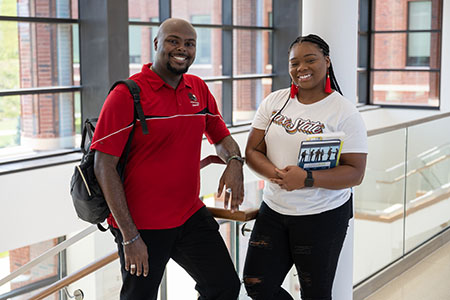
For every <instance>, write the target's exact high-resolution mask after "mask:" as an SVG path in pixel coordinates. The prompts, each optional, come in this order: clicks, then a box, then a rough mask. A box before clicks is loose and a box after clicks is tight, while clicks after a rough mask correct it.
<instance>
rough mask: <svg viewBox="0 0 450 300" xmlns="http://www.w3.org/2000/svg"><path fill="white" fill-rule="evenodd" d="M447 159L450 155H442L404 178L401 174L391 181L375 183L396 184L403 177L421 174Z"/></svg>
mask: <svg viewBox="0 0 450 300" xmlns="http://www.w3.org/2000/svg"><path fill="white" fill-rule="evenodd" d="M448 158H450V155H448V154H447V155H443V156H440V157H438V158H436V159H435V160H432V161H430V162H429V163H427V164H425V165H424V166H423V167H420V168H417V169H414V170H411V171H409V172H408V173H407V174H406V176H405V174H402V175H400V176H398V177H396V178H394V179H393V180H376V182H377V183H384V184H392V183H396V182H399V181H400V180H402V179H404V178H405V177H409V176H411V175H413V174H416V173H421V172H422V171H423V170H425V169H428V168H429V167H432V166H434V165H435V164H438V163H440V162H442V161H443V160H446V159H448Z"/></svg>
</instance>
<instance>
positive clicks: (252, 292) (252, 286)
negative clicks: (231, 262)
mask: <svg viewBox="0 0 450 300" xmlns="http://www.w3.org/2000/svg"><path fill="white" fill-rule="evenodd" d="M261 282H262V278H261V277H257V276H244V286H245V289H246V290H247V295H248V296H249V297H250V298H252V299H257V297H258V295H259V285H260V283H261Z"/></svg>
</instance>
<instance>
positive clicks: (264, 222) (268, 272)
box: [244, 197, 353, 300]
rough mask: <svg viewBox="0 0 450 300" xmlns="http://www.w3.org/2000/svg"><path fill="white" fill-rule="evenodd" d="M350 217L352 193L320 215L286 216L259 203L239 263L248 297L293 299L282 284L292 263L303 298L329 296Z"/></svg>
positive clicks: (351, 213) (308, 299) (324, 298)
mask: <svg viewBox="0 0 450 300" xmlns="http://www.w3.org/2000/svg"><path fill="white" fill-rule="evenodd" d="M352 216H353V208H352V197H350V199H349V200H348V201H347V202H346V203H345V204H343V205H342V206H340V207H338V208H336V209H333V210H329V211H326V212H323V213H320V214H315V215H306V216H289V215H282V214H279V213H277V212H275V211H273V210H272V209H270V208H269V207H268V206H267V205H266V204H265V203H264V202H263V203H262V204H261V207H260V210H259V214H258V217H257V219H256V222H255V226H254V227H253V231H252V235H251V237H250V242H249V246H248V252H247V258H246V261H245V267H244V284H245V288H246V290H247V293H248V295H249V297H251V298H252V299H258V300H260V299H267V300H268V299H277V300H284V299H293V298H292V296H291V295H290V294H289V293H288V292H287V291H286V290H284V289H283V288H282V287H281V284H282V283H283V281H284V279H285V277H286V275H287V273H288V272H289V270H290V269H291V267H292V265H293V264H295V267H296V269H297V272H298V278H299V281H300V287H301V296H302V299H303V300H312V299H320V300H329V299H331V290H332V287H333V281H334V276H335V273H336V268H337V263H338V259H339V254H340V252H341V249H342V245H343V243H344V239H345V235H346V234H347V227H348V221H349V220H350V219H351V218H352Z"/></svg>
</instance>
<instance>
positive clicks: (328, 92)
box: [325, 72, 333, 94]
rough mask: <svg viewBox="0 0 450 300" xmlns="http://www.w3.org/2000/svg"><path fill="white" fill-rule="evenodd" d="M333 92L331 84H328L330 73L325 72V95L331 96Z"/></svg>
mask: <svg viewBox="0 0 450 300" xmlns="http://www.w3.org/2000/svg"><path fill="white" fill-rule="evenodd" d="M332 92H333V90H332V89H331V82H330V73H328V72H327V80H326V81H325V93H327V94H331V93H332Z"/></svg>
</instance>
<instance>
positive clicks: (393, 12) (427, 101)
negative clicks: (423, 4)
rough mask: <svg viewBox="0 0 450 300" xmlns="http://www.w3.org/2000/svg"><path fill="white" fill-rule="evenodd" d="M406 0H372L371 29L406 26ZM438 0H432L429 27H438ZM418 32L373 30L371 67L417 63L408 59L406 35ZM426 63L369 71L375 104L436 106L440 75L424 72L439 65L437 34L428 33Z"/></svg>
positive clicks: (391, 28)
mask: <svg viewBox="0 0 450 300" xmlns="http://www.w3.org/2000/svg"><path fill="white" fill-rule="evenodd" d="M411 2H417V1H414V0H413V1H408V0H377V1H375V14H374V30H375V31H393V30H408V29H410V28H409V24H408V23H409V21H410V20H409V18H410V16H409V12H408V10H409V5H410V3H411ZM440 5H441V1H440V0H432V1H431V7H432V11H431V24H429V26H430V28H429V29H439V28H440V26H441V25H440V24H441V20H440V14H441V11H442V8H441V7H440ZM414 34H417V33H376V34H374V40H373V41H374V50H373V55H374V57H373V68H375V69H408V68H414V67H417V66H414V65H411V64H410V63H408V57H407V56H408V51H409V49H408V39H409V38H411V35H414ZM430 36H431V38H430V49H429V51H430V54H429V65H428V66H424V65H422V66H419V67H418V68H421V69H422V70H423V71H407V72H404V71H401V72H400V71H397V72H395V71H374V72H373V73H372V74H373V76H372V80H373V81H372V82H373V86H372V87H373V94H372V99H373V102H374V103H375V104H384V103H388V104H415V105H427V106H428V105H430V106H437V105H438V103H439V81H440V78H439V75H438V73H436V72H427V70H428V69H437V68H440V48H441V45H440V35H439V34H438V33H431V34H430Z"/></svg>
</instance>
